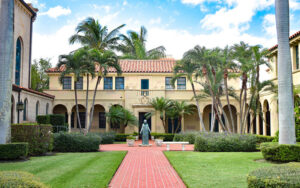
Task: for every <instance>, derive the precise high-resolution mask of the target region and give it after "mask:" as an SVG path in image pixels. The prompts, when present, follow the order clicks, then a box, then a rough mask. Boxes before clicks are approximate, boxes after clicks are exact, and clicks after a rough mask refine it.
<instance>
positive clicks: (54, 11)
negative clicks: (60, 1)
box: [39, 5, 71, 18]
mask: <svg viewBox="0 0 300 188" xmlns="http://www.w3.org/2000/svg"><path fill="white" fill-rule="evenodd" d="M69 14H71V9H70V8H63V7H62V6H60V5H58V6H56V7H52V8H50V9H49V10H48V11H47V12H42V13H40V14H39V15H47V16H49V17H50V18H57V17H59V16H63V15H69Z"/></svg>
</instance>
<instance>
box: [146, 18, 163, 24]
mask: <svg viewBox="0 0 300 188" xmlns="http://www.w3.org/2000/svg"><path fill="white" fill-rule="evenodd" d="M160 22H161V19H160V17H158V18H156V19H154V18H153V19H150V21H149V23H150V24H151V25H153V24H160Z"/></svg>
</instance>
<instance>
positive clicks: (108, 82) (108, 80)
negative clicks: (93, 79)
mask: <svg viewBox="0 0 300 188" xmlns="http://www.w3.org/2000/svg"><path fill="white" fill-rule="evenodd" d="M112 85H113V82H112V77H105V78H104V89H107V90H109V89H112Z"/></svg>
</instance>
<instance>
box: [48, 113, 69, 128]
mask: <svg viewBox="0 0 300 188" xmlns="http://www.w3.org/2000/svg"><path fill="white" fill-rule="evenodd" d="M65 123H66V122H65V116H64V115H63V114H51V115H50V124H51V125H60V126H63V125H65Z"/></svg>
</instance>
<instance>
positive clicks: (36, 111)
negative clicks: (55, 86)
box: [35, 101, 40, 117]
mask: <svg viewBox="0 0 300 188" xmlns="http://www.w3.org/2000/svg"><path fill="white" fill-rule="evenodd" d="M39 107H40V103H39V101H37V102H36V105H35V117H37V116H38V115H39Z"/></svg>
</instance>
